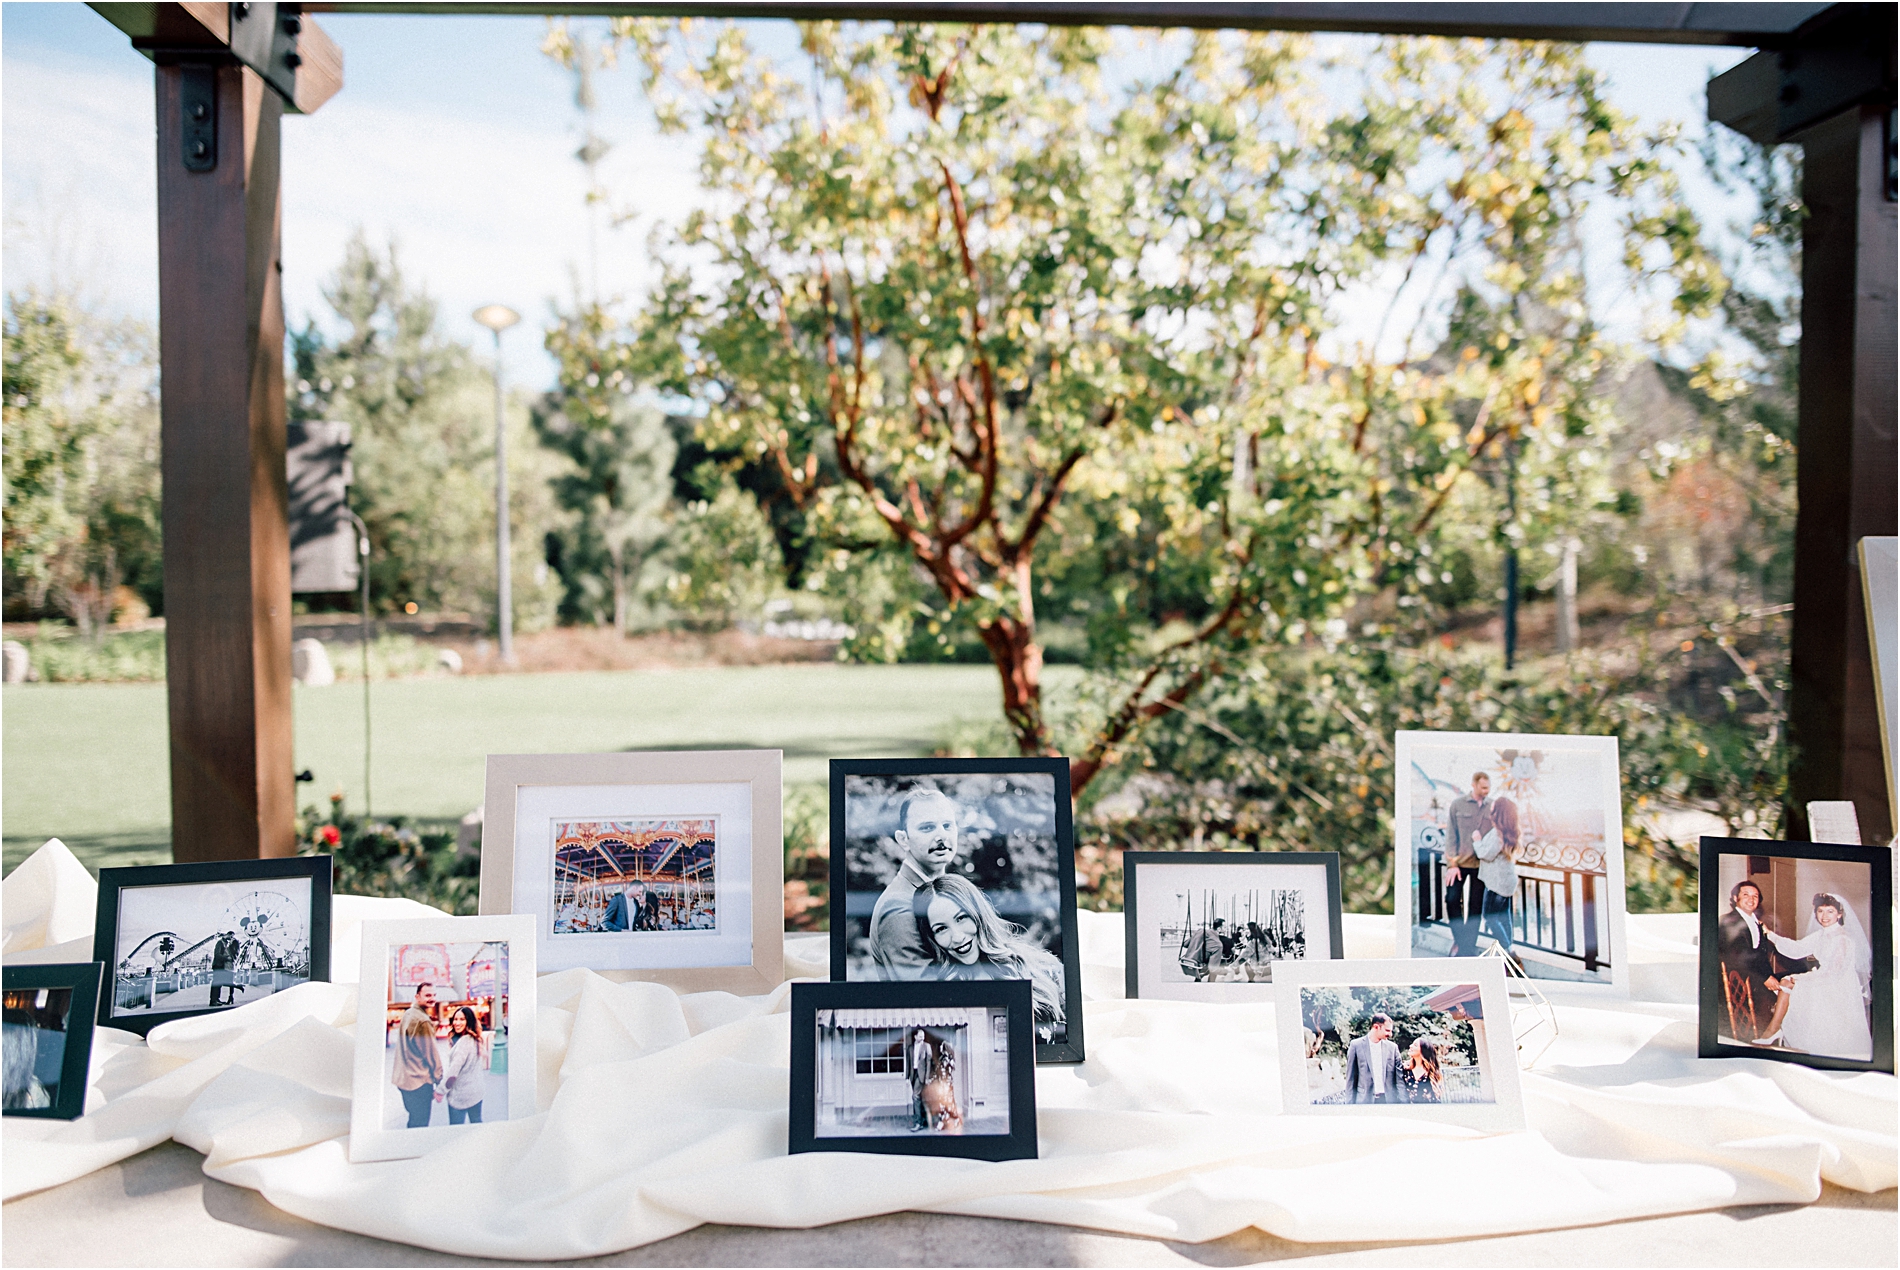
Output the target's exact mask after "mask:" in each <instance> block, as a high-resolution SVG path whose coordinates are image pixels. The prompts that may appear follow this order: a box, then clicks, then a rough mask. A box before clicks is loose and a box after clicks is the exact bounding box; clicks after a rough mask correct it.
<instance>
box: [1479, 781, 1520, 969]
mask: <svg viewBox="0 0 1900 1270" xmlns="http://www.w3.org/2000/svg"><path fill="white" fill-rule="evenodd" d="M1490 814H1491V828H1490V829H1489V830H1488V831H1487V832H1486V833H1484V834H1483V835H1482V836H1481V837H1480V838H1479V840H1478V842H1477V852H1478V880H1479V881H1480V882H1482V883H1484V909H1483V914H1484V916H1483V928H1484V931H1485V933H1486V934H1488V935H1490V936H1491V938H1493V939H1495V940H1497V941H1498V944H1499V946H1500V947H1502V948H1503V949H1504V951H1505V952H1507V953H1508V952H1510V951H1511V905H1512V902H1513V901H1514V900H1515V898H1516V896H1517V849H1518V842H1519V840H1520V834H1519V829H1518V817H1517V804H1516V803H1514V802H1512V801H1511V800H1510V799H1508V798H1504V797H1499V798H1498V800H1497V801H1496V802H1494V803H1492V804H1491V809H1490Z"/></svg>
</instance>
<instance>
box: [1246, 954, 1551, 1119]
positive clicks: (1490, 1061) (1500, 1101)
mask: <svg viewBox="0 0 1900 1270" xmlns="http://www.w3.org/2000/svg"><path fill="white" fill-rule="evenodd" d="M1275 987H1276V989H1277V994H1276V1013H1277V1015H1278V1028H1279V1043H1280V1044H1279V1048H1280V1056H1281V1061H1280V1086H1281V1098H1282V1108H1283V1110H1284V1111H1285V1112H1286V1113H1287V1114H1290V1115H1293V1114H1297V1115H1329V1116H1364V1115H1373V1116H1401V1117H1408V1118H1413V1119H1427V1120H1440V1121H1445V1122H1448V1123H1452V1124H1462V1125H1466V1126H1468V1127H1471V1128H1475V1129H1481V1130H1484V1131H1487V1132H1498V1133H1510V1132H1517V1131H1519V1130H1521V1129H1523V1127H1524V1106H1523V1096H1522V1091H1521V1088H1520V1085H1519V1080H1518V1068H1517V1041H1516V1037H1515V1036H1514V1034H1513V1027H1512V1015H1511V1005H1510V997H1509V994H1508V993H1507V992H1506V990H1505V982H1504V961H1503V959H1502V958H1498V957H1477V958H1472V959H1470V960H1466V961H1459V962H1456V963H1447V962H1444V961H1439V962H1422V961H1418V960H1412V959H1394V960H1377V961H1294V962H1284V963H1282V964H1281V966H1280V967H1279V973H1278V975H1276V978H1275Z"/></svg>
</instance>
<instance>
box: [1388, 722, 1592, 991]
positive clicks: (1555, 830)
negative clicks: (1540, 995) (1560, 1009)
mask: <svg viewBox="0 0 1900 1270" xmlns="http://www.w3.org/2000/svg"><path fill="white" fill-rule="evenodd" d="M1393 759H1394V761H1393V786H1394V788H1393V793H1392V850H1393V869H1392V877H1393V896H1392V910H1393V914H1394V922H1395V924H1396V927H1397V929H1396V932H1395V937H1396V941H1397V942H1396V944H1395V945H1394V948H1395V951H1396V953H1397V955H1398V956H1399V957H1402V958H1422V959H1428V960H1430V959H1441V958H1456V959H1468V958H1470V957H1473V956H1476V955H1477V954H1479V953H1483V952H1486V951H1488V950H1490V949H1491V948H1492V947H1493V946H1494V945H1496V944H1498V943H1499V942H1500V941H1499V939H1498V938H1497V937H1496V933H1495V932H1496V931H1498V930H1499V929H1508V930H1509V931H1510V932H1511V947H1510V951H1511V952H1512V953H1513V955H1514V956H1515V958H1516V960H1517V962H1518V963H1519V964H1520V965H1521V966H1522V967H1523V969H1524V972H1525V975H1526V977H1528V978H1531V979H1535V980H1536V981H1537V983H1538V986H1539V987H1541V988H1544V989H1546V990H1552V989H1562V990H1565V991H1571V990H1576V991H1580V992H1586V993H1593V994H1605V993H1607V994H1611V995H1616V994H1627V993H1628V991H1629V974H1630V970H1629V956H1630V948H1629V938H1628V934H1627V931H1626V929H1625V927H1626V920H1625V918H1626V904H1625V893H1624V871H1623V801H1622V771H1621V767H1620V766H1619V763H1618V757H1617V740H1616V738H1615V737H1613V736H1567V735H1538V734H1535V733H1520V732H1399V733H1397V734H1396V735H1395V737H1394V744H1393ZM1479 772H1483V773H1485V774H1486V775H1487V783H1488V793H1489V799H1488V802H1487V804H1486V807H1487V812H1486V815H1487V816H1488V815H1490V814H1491V812H1492V811H1493V810H1494V809H1495V805H1496V804H1497V803H1499V802H1501V801H1505V800H1507V799H1508V800H1510V801H1511V802H1512V806H1513V810H1514V811H1515V812H1516V820H1517V834H1518V839H1519V843H1518V851H1519V858H1518V860H1517V861H1516V870H1515V871H1516V873H1517V886H1516V888H1515V889H1514V892H1513V893H1512V903H1511V907H1510V909H1509V911H1508V914H1492V913H1488V912H1487V913H1480V914H1479V915H1478V916H1477V917H1475V918H1467V917H1466V916H1465V915H1464V914H1463V913H1461V912H1459V911H1458V906H1455V905H1454V904H1453V903H1452V900H1451V897H1448V896H1447V894H1446V886H1445V883H1444V878H1445V877H1446V875H1447V869H1446V867H1445V866H1446V861H1445V858H1444V851H1445V847H1446V842H1447V839H1448V837H1449V836H1450V834H1451V832H1452V831H1451V829H1450V825H1449V820H1450V818H1451V817H1452V816H1453V815H1457V814H1461V813H1459V811H1458V809H1457V808H1456V807H1455V806H1454V804H1455V803H1457V802H1458V801H1460V800H1468V799H1469V798H1470V791H1471V788H1472V787H1475V784H1476V781H1475V776H1476V774H1477V773H1479ZM1485 823H1487V824H1489V823H1491V821H1489V820H1486V822H1485ZM1466 872H1468V870H1461V873H1460V876H1461V877H1462V876H1464V874H1465V873H1466ZM1468 885H1469V884H1467V888H1468ZM1458 898H1461V899H1462V898H1464V896H1463V895H1460V896H1459V897H1458Z"/></svg>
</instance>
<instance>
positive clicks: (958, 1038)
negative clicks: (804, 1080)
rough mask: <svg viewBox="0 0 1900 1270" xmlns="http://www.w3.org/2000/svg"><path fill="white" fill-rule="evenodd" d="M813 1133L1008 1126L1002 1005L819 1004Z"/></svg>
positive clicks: (998, 1129) (886, 1133) (871, 1134)
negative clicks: (878, 1006) (874, 1007)
mask: <svg viewBox="0 0 1900 1270" xmlns="http://www.w3.org/2000/svg"><path fill="white" fill-rule="evenodd" d="M817 1027H818V1062H817V1071H818V1076H817V1085H816V1087H815V1092H814V1094H813V1097H814V1098H815V1100H816V1103H815V1108H816V1119H815V1127H814V1130H813V1132H814V1133H816V1134H817V1136H818V1137H821V1138H886V1137H900V1136H903V1135H907V1134H1007V1133H1008V1132H1009V1011H1008V1010H1007V1009H1005V1008H1003V1007H1001V1006H966V1007H962V1008H951V1007H938V1008H934V1009H933V1008H921V1009H912V1010H820V1011H818V1015H817Z"/></svg>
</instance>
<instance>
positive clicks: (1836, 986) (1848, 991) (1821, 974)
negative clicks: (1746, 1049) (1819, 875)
mask: <svg viewBox="0 0 1900 1270" xmlns="http://www.w3.org/2000/svg"><path fill="white" fill-rule="evenodd" d="M1762 933H1763V934H1764V935H1766V936H1768V938H1769V939H1770V940H1772V941H1773V942H1774V945H1775V951H1777V952H1779V953H1780V954H1781V955H1782V956H1784V957H1789V958H1793V959H1794V960H1797V961H1798V960H1800V959H1801V958H1803V957H1812V958H1814V959H1815V960H1816V961H1818V962H1820V963H1821V965H1820V969H1818V970H1810V971H1808V972H1807V973H1805V974H1798V975H1783V976H1782V977H1781V982H1782V983H1783V984H1784V985H1786V987H1787V989H1788V991H1789V992H1790V994H1791V998H1790V1000H1789V1003H1788V1013H1787V1016H1786V1018H1784V1019H1783V1020H1782V1024H1781V1029H1780V1030H1779V1031H1777V1032H1775V1033H1774V1034H1772V1035H1770V1036H1764V1037H1762V1038H1761V1040H1759V1041H1758V1042H1756V1043H1757V1044H1759V1045H1775V1044H1780V1045H1784V1046H1786V1047H1787V1048H1789V1049H1796V1050H1801V1051H1803V1052H1804V1053H1808V1054H1820V1055H1823V1056H1826V1057H1829V1058H1857V1059H1868V1058H1871V1057H1873V1050H1874V1043H1873V1033H1872V1031H1871V1030H1870V1029H1869V1028H1868V1026H1867V1005H1866V1003H1867V996H1868V986H1869V984H1870V983H1871V982H1872V977H1873V949H1872V947H1871V946H1870V945H1869V944H1868V942H1867V936H1866V934H1865V933H1864V932H1863V931H1862V930H1861V928H1860V919H1859V918H1858V917H1856V916H1855V915H1854V911H1853V910H1852V909H1850V908H1848V907H1847V905H1846V904H1844V903H1842V902H1841V899H1840V897H1839V896H1836V895H1829V894H1828V893H1827V892H1825V891H1822V892H1820V893H1818V894H1816V895H1815V897H1814V916H1813V918H1812V919H1811V921H1810V924H1809V926H1808V933H1807V935H1805V936H1804V937H1802V938H1800V939H1789V938H1788V937H1786V936H1785V935H1778V934H1776V933H1775V932H1774V931H1772V930H1769V929H1768V928H1767V927H1766V926H1763V928H1762Z"/></svg>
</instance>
